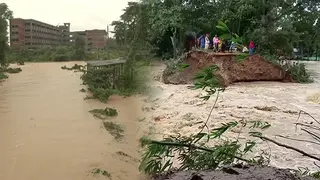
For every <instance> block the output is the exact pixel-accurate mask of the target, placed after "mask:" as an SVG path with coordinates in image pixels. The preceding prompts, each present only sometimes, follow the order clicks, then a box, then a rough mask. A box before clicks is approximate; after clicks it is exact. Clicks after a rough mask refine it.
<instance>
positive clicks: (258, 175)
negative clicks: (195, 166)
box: [153, 165, 315, 180]
mask: <svg viewBox="0 0 320 180" xmlns="http://www.w3.org/2000/svg"><path fill="white" fill-rule="evenodd" d="M153 180H315V178H311V177H301V176H298V175H294V174H292V173H291V172H290V171H289V170H286V169H278V168H275V167H261V166H247V167H243V166H242V167H240V166H239V165H238V166H233V167H226V168H223V169H221V170H212V171H200V172H196V171H181V172H168V173H166V174H164V175H160V176H157V177H154V178H153Z"/></svg>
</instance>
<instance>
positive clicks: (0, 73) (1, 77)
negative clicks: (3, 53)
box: [0, 72, 8, 81]
mask: <svg viewBox="0 0 320 180" xmlns="http://www.w3.org/2000/svg"><path fill="white" fill-rule="evenodd" d="M7 78H8V76H7V75H6V74H4V73H3V72H0V81H1V80H4V79H7Z"/></svg>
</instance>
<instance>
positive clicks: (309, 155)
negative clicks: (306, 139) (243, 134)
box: [252, 135, 320, 161]
mask: <svg viewBox="0 0 320 180" xmlns="http://www.w3.org/2000/svg"><path fill="white" fill-rule="evenodd" d="M252 136H254V137H257V138H260V139H262V140H265V141H269V142H272V143H274V144H276V145H278V146H281V147H284V148H287V149H291V150H293V151H296V152H298V153H300V154H302V155H304V156H307V157H309V158H312V159H315V160H317V161H320V158H319V157H317V156H313V155H311V154H309V153H306V152H304V151H302V150H300V149H298V148H295V147H292V146H289V145H286V144H282V143H279V142H277V141H275V140H273V139H270V138H267V137H264V136H257V135H252Z"/></svg>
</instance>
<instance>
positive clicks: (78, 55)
mask: <svg viewBox="0 0 320 180" xmlns="http://www.w3.org/2000/svg"><path fill="white" fill-rule="evenodd" d="M85 46H86V42H85V40H84V38H83V37H81V36H79V35H76V37H75V41H74V48H75V50H74V51H75V52H74V53H75V54H74V57H73V58H74V59H77V60H83V59H84V58H85V55H86V49H85Z"/></svg>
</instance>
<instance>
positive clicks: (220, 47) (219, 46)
mask: <svg viewBox="0 0 320 180" xmlns="http://www.w3.org/2000/svg"><path fill="white" fill-rule="evenodd" d="M196 44H197V46H198V47H199V48H201V49H214V51H216V52H221V51H224V50H225V49H226V43H225V42H224V41H222V40H221V39H220V38H219V37H218V36H217V35H215V36H214V37H213V39H212V40H211V39H210V36H209V34H206V35H205V36H204V35H201V36H200V37H199V38H198V39H197V43H196Z"/></svg>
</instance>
